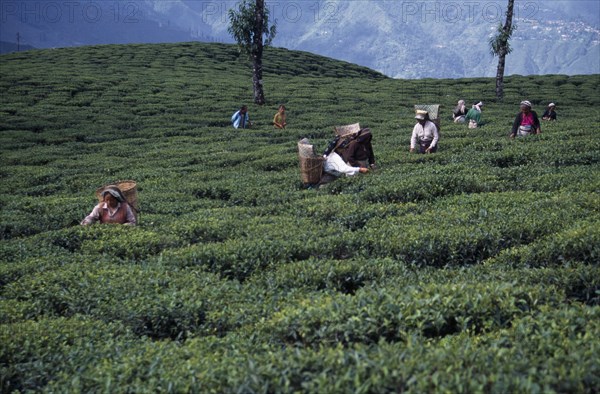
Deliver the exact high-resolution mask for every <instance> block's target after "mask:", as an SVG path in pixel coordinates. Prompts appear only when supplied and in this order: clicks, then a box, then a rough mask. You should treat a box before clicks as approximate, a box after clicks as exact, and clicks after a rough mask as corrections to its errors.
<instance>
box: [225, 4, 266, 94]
mask: <svg viewBox="0 0 600 394" xmlns="http://www.w3.org/2000/svg"><path fill="white" fill-rule="evenodd" d="M229 22H230V23H229V27H228V28H227V31H228V32H229V34H231V35H232V36H233V38H234V39H235V40H236V41H237V43H238V47H239V49H240V52H243V53H245V54H246V55H248V57H249V58H250V59H251V60H252V86H253V88H254V103H256V104H260V105H262V104H264V103H265V95H264V92H263V81H262V71H263V70H262V55H263V48H265V47H267V46H269V45H270V44H271V42H272V41H273V38H275V34H276V24H275V23H273V24H272V25H271V26H269V10H268V9H265V2H264V0H243V1H242V2H240V3H238V7H237V10H234V9H230V10H229ZM263 36H264V41H263Z"/></svg>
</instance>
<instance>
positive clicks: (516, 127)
mask: <svg viewBox="0 0 600 394" xmlns="http://www.w3.org/2000/svg"><path fill="white" fill-rule="evenodd" d="M530 112H531V113H532V114H533V126H532V127H533V130H534V131H537V129H540V128H541V126H540V119H539V118H538V115H537V113H536V112H535V111H530ZM522 120H523V112H519V113H518V114H517V117H516V118H515V121H514V122H513V125H512V130H511V132H510V134H511V135H517V131H518V130H519V126H521V121H522Z"/></svg>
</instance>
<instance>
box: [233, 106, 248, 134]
mask: <svg viewBox="0 0 600 394" xmlns="http://www.w3.org/2000/svg"><path fill="white" fill-rule="evenodd" d="M231 124H232V125H233V127H234V128H236V129H249V128H250V126H252V122H250V117H249V116H248V107H247V106H245V105H242V107H241V108H240V109H239V111H237V112H236V113H234V114H233V116H232V117H231Z"/></svg>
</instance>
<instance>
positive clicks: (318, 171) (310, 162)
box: [298, 138, 325, 185]
mask: <svg viewBox="0 0 600 394" xmlns="http://www.w3.org/2000/svg"><path fill="white" fill-rule="evenodd" d="M298 157H299V159H300V176H301V178H302V183H304V184H309V185H312V184H317V183H319V182H320V181H321V176H322V175H323V163H324V162H325V158H324V157H323V156H320V155H317V154H316V153H315V151H314V147H313V146H312V144H310V143H309V141H308V139H306V138H304V139H302V140H300V141H299V142H298Z"/></svg>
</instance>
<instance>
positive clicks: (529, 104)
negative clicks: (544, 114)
mask: <svg viewBox="0 0 600 394" xmlns="http://www.w3.org/2000/svg"><path fill="white" fill-rule="evenodd" d="M520 105H526V106H528V107H529V108H531V103H530V102H529V101H527V100H523V101H521V104H520Z"/></svg>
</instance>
